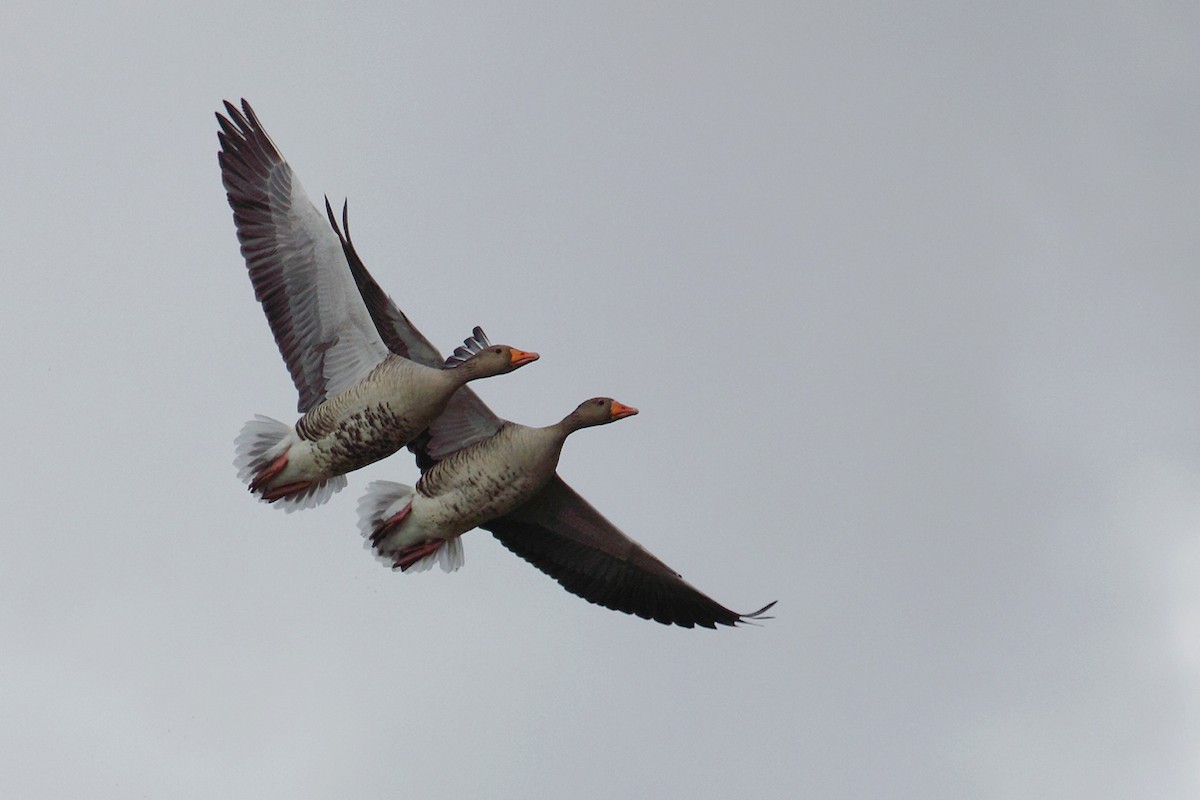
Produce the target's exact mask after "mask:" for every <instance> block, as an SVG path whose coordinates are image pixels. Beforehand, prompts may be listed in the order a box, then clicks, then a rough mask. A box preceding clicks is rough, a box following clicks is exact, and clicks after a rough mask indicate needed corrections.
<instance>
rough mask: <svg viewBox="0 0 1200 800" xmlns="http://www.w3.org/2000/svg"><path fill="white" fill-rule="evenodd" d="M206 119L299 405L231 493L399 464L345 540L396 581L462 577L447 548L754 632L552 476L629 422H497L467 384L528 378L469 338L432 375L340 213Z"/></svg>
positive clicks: (295, 493)
mask: <svg viewBox="0 0 1200 800" xmlns="http://www.w3.org/2000/svg"><path fill="white" fill-rule="evenodd" d="M225 110H226V113H227V114H228V116H225V115H222V114H220V113H218V114H217V122H218V123H219V125H220V128H221V130H220V131H219V132H218V134H217V138H218V139H219V141H220V145H221V149H220V151H219V152H218V153H217V161H218V162H219V163H220V166H221V180H222V182H223V183H224V185H225V190H226V192H227V193H228V197H229V205H230V207H231V208H232V209H233V220H234V223H235V225H236V226H237V234H238V241H239V242H241V249H242V255H243V256H244V257H245V259H246V266H247V268H248V269H249V272H250V281H251V283H253V285H254V294H255V296H256V297H257V298H258V301H259V302H260V303H261V304H262V307H263V311H264V312H266V315H267V321H268V323H270V326H271V332H272V333H273V334H274V335H275V342H276V343H277V344H278V345H279V351H280V353H281V354H282V355H283V359H284V361H285V362H286V363H287V367H288V370H289V372H290V373H291V375H292V381H293V382H294V383H295V384H296V389H297V391H298V392H299V393H300V403H299V410H300V412H301V413H302V414H303V416H302V417H300V419H299V420H298V421H297V422H296V424H295V425H288V424H286V423H283V422H278V421H276V420H273V419H270V418H269V417H263V416H257V417H255V418H254V419H253V420H251V421H250V422H248V423H246V425H245V426H244V427H243V428H242V431H241V433H240V434H239V435H238V437H237V440H236V453H237V455H236V459H235V461H234V464H235V466H236V467H237V468H238V476H239V477H240V478H241V479H242V480H244V481H245V482H246V483H248V484H249V488H250V491H251V492H253V493H254V494H256V495H258V496H259V497H260V498H261V499H262V500H264V501H267V502H271V503H277V504H278V505H279V506H281V507H283V508H285V509H287V510H288V511H294V510H297V509H303V508H311V507H313V506H316V505H319V504H321V503H323V502H325V501H326V500H328V499H329V497H330V496H331V495H332V494H333V493H334V492H336V491H338V490H339V489H342V488H343V487H345V485H346V473H348V472H351V471H353V470H356V469H358V468H360V467H364V466H366V465H367V464H370V463H372V462H375V461H378V460H379V459H382V458H385V457H386V456H389V455H391V454H392V453H395V452H396V451H398V450H399V449H400V448H402V447H405V446H407V447H408V448H409V450H411V451H412V452H413V453H414V454H415V456H416V460H417V465H418V467H419V468H420V470H421V473H422V475H421V478H420V480H419V481H417V484H416V486H415V487H410V486H404V485H402V484H398V483H392V482H389V481H375V482H374V483H372V484H370V485H369V486H368V487H367V492H366V494H365V495H364V496H363V498H362V500H361V501H360V502H359V504H358V515H359V529H360V530H361V531H362V534H363V536H364V537H366V540H367V544H368V546H369V547H370V548H371V549H372V550H374V552H375V553H376V555H377V556H378V557H379V558H380V559H381V560H383V561H384V562H385V563H387V564H388V565H390V566H391V567H393V568H394V569H400V570H410V569H415V570H420V569H426V568H428V567H430V566H431V565H433V564H434V563H439V564H440V565H441V566H442V568H443V569H445V570H447V571H451V570H454V569H457V568H458V567H459V566H460V565H461V564H462V563H463V553H462V543H461V539H460V537H461V536H462V534H464V533H466V532H467V531H469V530H471V529H472V528H476V527H478V528H483V529H484V530H488V531H491V533H492V535H493V536H495V537H496V538H497V539H499V540H500V543H501V544H503V545H504V546H505V547H507V548H508V549H509V550H511V551H513V552H514V553H516V554H517V555H519V556H520V557H521V558H524V559H525V560H527V561H529V562H530V563H532V564H533V565H534V566H536V567H537V568H538V569H540V570H542V571H543V572H545V573H546V574H548V575H550V576H551V577H552V578H554V579H555V580H557V581H558V582H559V583H560V584H562V586H563V588H565V589H567V591H569V592H573V593H574V594H577V595H579V596H580V597H582V598H584V599H585V600H589V601H591V602H593V603H598V604H600V605H603V606H607V607H608V608H611V609H615V610H617V611H623V612H626V613H629V614H636V615H638V616H640V617H644V618H646V619H653V620H655V621H657V622H661V623H664V624H667V625H672V624H674V625H681V626H684V627H687V628H691V627H693V626H695V625H701V626H704V627H708V628H715V627H716V626H717V625H734V624H736V623H738V622H744V621H746V620H752V619H769V617H764V613H765V612H766V611H767V610H768V609H769V608H770V607H771V606H772V605H774V603H771V604H769V605H767V606H764V607H763V608H761V609H759V610H758V611H755V612H753V613H750V614H738V613H737V612H734V611H730V610H729V609H728V608H726V607H725V606H723V605H721V604H720V603H718V602H716V601H715V600H713V599H711V598H709V597H708V596H706V595H704V594H703V593H701V592H699V591H697V590H696V589H695V588H693V587H692V586H691V585H690V584H688V583H687V582H686V581H684V580H683V579H682V578H681V577H680V576H679V575H678V574H677V573H676V572H675V571H674V570H672V569H671V568H670V567H668V566H667V565H666V564H664V563H663V562H661V561H659V560H658V559H657V558H655V557H654V556H653V555H651V554H650V553H649V552H648V551H647V550H646V549H645V548H643V547H642V546H641V545H639V544H638V543H637V542H635V541H633V540H632V539H630V538H629V537H628V536H626V535H625V534H623V533H622V532H621V531H620V530H618V529H617V528H616V527H615V526H614V525H613V524H612V523H610V522H609V521H608V520H606V519H605V518H604V517H602V516H601V515H600V513H599V512H598V511H596V510H595V509H594V508H592V506H590V505H589V504H588V503H587V502H586V501H585V500H584V499H583V498H582V497H580V496H579V495H578V494H576V493H575V492H574V491H573V490H572V489H571V488H570V487H569V486H567V484H566V483H564V482H563V480H562V478H560V477H559V476H558V474H557V473H556V471H555V470H556V468H557V466H558V459H559V453H560V452H561V450H562V446H563V442H564V440H565V439H566V437H567V436H568V435H569V434H571V433H572V432H574V431H576V430H579V429H580V428H584V427H588V426H592V425H604V424H607V423H609V422H615V421H616V420H619V419H623V418H624V417H627V416H630V415H632V414H636V413H637V409H635V408H632V407H630V406H627V405H624V404H622V403H619V402H617V401H616V400H613V399H611V398H606V397H597V398H593V399H591V400H586V401H584V402H583V403H581V404H580V405H579V407H578V408H576V409H575V410H574V411H572V412H571V413H570V414H568V415H567V416H566V417H564V418H563V419H562V420H561V421H559V422H557V423H555V424H553V425H550V426H547V427H545V428H531V427H527V426H525V425H519V424H517V423H514V422H508V421H506V420H503V419H500V418H499V417H497V416H496V415H495V414H494V413H492V411H491V409H489V408H488V407H487V406H486V405H484V403H483V401H482V400H480V399H479V396H478V395H476V394H475V393H474V392H473V391H471V389H469V388H467V386H466V384H467V383H468V382H469V381H473V380H476V379H479V378H485V377H489V376H492V375H500V374H503V373H506V372H511V371H513V370H515V369H519V368H520V367H522V366H524V365H526V364H529V363H531V362H532V361H535V360H536V359H537V358H538V355H537V353H531V352H526V351H523V350H518V349H517V348H515V347H509V346H507V345H493V344H492V343H491V342H489V341H488V339H487V336H485V335H484V333H483V331H482V330H481V329H479V328H475V330H474V331H473V332H472V335H471V336H470V337H469V338H468V339H467V340H466V341H465V342H463V345H462V346H461V347H458V348H456V349H455V351H454V353H453V355H451V356H450V357H449V358H447V359H443V358H442V356H441V355H440V354H439V353H438V351H437V349H436V348H435V347H434V346H433V345H432V344H430V343H429V341H428V340H427V339H426V338H425V337H424V336H422V335H421V333H420V332H419V331H418V330H417V329H416V328H415V327H413V325H412V323H410V322H409V321H408V317H406V316H405V315H404V312H402V311H401V310H400V309H399V308H397V307H396V305H395V304H394V303H393V302H392V301H391V298H389V297H388V296H387V295H386V294H385V293H384V292H383V290H382V289H381V288H380V287H379V284H377V283H376V282H375V279H374V278H372V277H371V274H370V273H369V272H367V269H366V267H365V266H364V265H363V262H362V260H361V259H360V258H359V257H358V253H357V252H355V249H354V245H353V243H352V242H351V241H350V226H349V221H348V218H347V213H346V207H345V206H343V207H342V215H341V224H340V225H339V224H338V220H337V218H336V217H335V216H334V213H333V209H332V208H331V207H330V205H329V200H328V199H326V201H325V212H326V217H325V218H323V217H322V216H321V214H320V212H319V211H318V210H317V208H316V207H315V206H314V205H313V203H312V201H311V200H309V198H308V196H307V195H306V194H305V193H304V190H303V189H302V188H301V187H300V182H299V181H298V180H297V179H296V176H295V174H294V173H293V172H292V168H291V167H290V166H288V163H287V162H286V161H285V160H284V159H283V156H282V155H280V153H279V151H278V150H277V149H276V147H275V145H274V144H273V143H272V142H271V139H270V137H268V136H267V134H266V131H264V130H263V127H262V125H261V124H260V123H259V121H258V117H257V116H255V114H254V111H253V109H251V108H250V105H249V104H248V103H247V102H246V101H245V100H243V101H242V107H241V109H240V110H239V109H238V108H237V107H236V106H234V105H233V104H231V103H229V102H226V103H225Z"/></svg>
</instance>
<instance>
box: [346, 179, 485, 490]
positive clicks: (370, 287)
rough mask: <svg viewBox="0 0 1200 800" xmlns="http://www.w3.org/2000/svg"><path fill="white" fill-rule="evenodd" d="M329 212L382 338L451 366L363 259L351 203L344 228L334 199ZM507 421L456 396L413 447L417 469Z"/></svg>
mask: <svg viewBox="0 0 1200 800" xmlns="http://www.w3.org/2000/svg"><path fill="white" fill-rule="evenodd" d="M325 213H326V215H327V216H328V217H329V224H330V225H331V226H332V227H333V231H334V233H336V234H337V237H338V240H339V241H340V242H341V244H342V250H343V252H344V253H345V256H346V262H347V263H348V264H349V266H350V274H351V275H353V276H354V283H355V285H356V286H357V287H358V291H359V294H361V295H362V299H363V303H364V304H365V305H366V308H367V311H368V312H369V313H370V315H371V321H372V322H374V323H375V330H376V331H377V332H378V333H379V338H381V339H383V341H384V342H385V343H386V344H387V346H388V349H389V350H391V351H392V352H393V353H396V354H397V355H401V356H404V357H405V358H408V359H411V360H412V361H416V362H417V363H419V364H424V365H425V366H427V367H435V368H441V367H442V366H443V365H444V363H445V362H444V361H443V359H442V355H441V353H439V352H438V351H437V348H436V347H434V346H433V345H432V344H431V343H430V342H429V340H428V339H426V338H425V337H424V336H423V335H421V332H420V331H419V330H417V328H416V326H414V325H413V324H412V322H410V321H409V319H408V316H407V315H406V314H405V313H404V312H403V311H401V310H400V309H399V308H398V307H397V306H396V304H395V303H393V302H392V298H390V297H388V295H387V293H386V292H384V291H383V289H382V288H381V287H380V285H379V283H378V282H377V281H376V280H375V278H374V277H372V275H371V273H370V272H369V271H368V270H367V267H366V265H365V264H363V262H362V259H361V258H359V257H358V253H357V252H356V251H355V249H354V242H353V241H352V240H351V239H350V220H349V217H348V215H347V206H346V204H345V203H343V204H342V224H341V227H338V221H337V218H336V217H335V216H334V215H333V208H332V206H330V205H329V198H326V199H325ZM503 422H504V420H502V419H500V418H499V417H497V416H496V415H495V414H494V413H492V410H491V409H490V408H488V407H487V406H486V405H485V404H484V402H483V401H482V400H480V399H479V395H477V394H475V392H473V391H471V389H470V388H468V387H466V386H464V387H463V388H461V389H459V390H458V391H457V392H455V393H454V396H453V397H452V398H450V403H449V405H447V406H446V410H445V411H443V412H442V414H441V416H439V417H438V418H437V419H436V420H434V421H433V424H432V425H430V426H429V430H428V431H426V432H425V433H423V434H422V435H421V436H420V437H418V438H417V439H415V440H413V441H412V442H411V443H410V444H409V447H408V449H409V450H412V451H413V453H415V454H416V456H417V466H419V467H420V468H421V470H422V471H424V470H426V469H428V468H429V467H430V466H431V465H432V464H434V463H435V462H438V461H441V460H442V459H443V458H445V457H446V456H448V455H450V454H451V453H454V452H457V451H459V450H462V449H463V448H464V447H468V446H470V445H472V444H474V443H475V442H478V441H480V440H482V439H486V438H487V437H489V436H491V435H492V434H494V433H495V432H496V431H498V430H500V426H501V425H502V424H503Z"/></svg>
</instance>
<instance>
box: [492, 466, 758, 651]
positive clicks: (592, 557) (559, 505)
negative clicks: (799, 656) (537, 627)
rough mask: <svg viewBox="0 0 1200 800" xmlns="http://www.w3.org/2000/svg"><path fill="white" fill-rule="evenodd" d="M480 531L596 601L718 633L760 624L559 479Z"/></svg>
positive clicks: (576, 592) (627, 612)
mask: <svg viewBox="0 0 1200 800" xmlns="http://www.w3.org/2000/svg"><path fill="white" fill-rule="evenodd" d="M480 527H482V528H484V529H485V530H489V531H491V532H492V535H494V536H495V537H496V538H497V539H499V540H500V543H501V544H503V545H504V546H505V547H507V548H508V549H509V550H511V551H513V552H514V553H516V554H517V555H519V556H520V557H521V558H523V559H525V560H526V561H528V562H529V563H531V564H533V565H534V566H535V567H537V568H538V569H540V570H541V571H542V572H545V573H546V574H547V575H549V576H550V577H552V578H554V579H555V580H557V581H558V582H559V583H560V584H562V587H563V588H564V589H566V590H567V591H569V592H571V593H573V594H576V595H579V596H580V597H582V598H583V599H584V600H588V601H590V602H592V603H597V604H599V605H602V606H605V607H607V608H611V609H614V610H616V611H623V612H625V613H626V614H636V615H637V616H639V617H642V618H644V619H652V620H654V621H656V622H661V623H663V624H664V625H680V626H682V627H685V628H691V627H694V626H696V625H700V626H703V627H705V628H715V627H716V626H717V625H736V624H737V623H739V622H745V621H748V620H756V619H770V617H765V616H763V614H764V613H765V612H766V611H767V610H768V609H770V608H771V606H773V605H775V604H774V603H768V604H767V605H765V606H763V607H762V608H760V609H759V610H758V611H755V612H753V613H750V614H739V613H737V612H736V611H730V610H729V609H728V608H726V607H725V606H723V605H721V604H720V603H718V602H717V601H715V600H713V599H712V598H710V597H708V596H707V595H705V594H703V593H701V592H700V591H698V590H697V589H696V588H694V587H693V586H692V585H691V584H689V583H688V582H687V581H685V580H684V579H683V578H682V577H680V576H679V574H678V573H677V572H675V570H673V569H671V568H670V567H668V566H667V565H666V564H664V563H663V562H661V561H659V560H658V559H657V558H655V557H654V556H653V555H651V554H650V552H649V551H648V550H646V549H645V548H644V547H642V546H641V545H640V544H638V543H637V542H635V541H633V540H632V539H630V538H629V537H628V536H626V535H625V534H623V533H622V532H621V531H620V530H618V529H617V527H616V526H615V525H613V524H612V523H611V522H609V521H608V520H606V519H605V518H604V517H603V516H601V514H600V512H599V511H597V510H596V509H595V508H593V507H592V506H591V505H589V504H588V502H587V501H586V500H584V499H583V498H582V497H580V496H579V495H578V494H577V493H576V492H575V491H574V490H572V489H571V487H569V486H567V484H566V483H565V482H563V480H562V478H560V477H558V476H557V475H555V476H554V478H553V479H551V481H550V483H549V484H547V485H546V487H545V488H543V489H542V490H541V491H540V492H539V493H538V494H536V495H535V496H534V497H533V498H532V499H530V500H529V501H528V502H527V503H525V504H524V505H523V506H521V507H520V508H518V509H516V510H515V511H513V512H512V513H510V514H508V515H507V516H504V517H501V518H499V519H495V520H492V521H491V522H487V523H484V524H483V525H481V526H480Z"/></svg>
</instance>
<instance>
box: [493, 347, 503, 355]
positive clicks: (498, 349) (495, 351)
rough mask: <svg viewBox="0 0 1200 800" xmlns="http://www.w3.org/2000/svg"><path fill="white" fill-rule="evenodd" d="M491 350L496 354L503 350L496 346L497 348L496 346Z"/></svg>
mask: <svg viewBox="0 0 1200 800" xmlns="http://www.w3.org/2000/svg"><path fill="white" fill-rule="evenodd" d="M492 352H493V353H495V354H496V355H500V354H501V353H503V352H504V351H503V350H501V349H500V348H499V347H497V348H496V349H495V350H493V351H492Z"/></svg>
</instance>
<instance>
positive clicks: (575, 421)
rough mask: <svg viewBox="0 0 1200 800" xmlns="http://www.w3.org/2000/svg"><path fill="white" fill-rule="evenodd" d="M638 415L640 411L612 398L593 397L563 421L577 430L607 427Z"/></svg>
mask: <svg viewBox="0 0 1200 800" xmlns="http://www.w3.org/2000/svg"><path fill="white" fill-rule="evenodd" d="M636 413H638V410H637V409H636V408H634V407H633V406H627V405H625V404H624V403H620V402H618V401H616V400H613V399H612V398H611V397H593V398H592V399H591V400H584V401H583V402H582V403H580V404H579V405H578V406H577V407H576V409H575V410H574V411H572V412H571V413H570V414H568V415H567V418H566V419H565V420H563V421H564V422H566V423H567V424H568V425H569V426H570V427H571V429H572V430H575V429H578V428H588V427H591V426H592V425H607V424H608V423H610V422H616V421H617V420H619V419H624V418H625V417H632V416H633V415H634V414H636Z"/></svg>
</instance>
